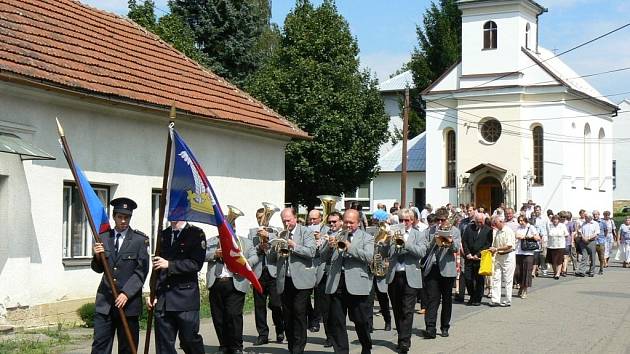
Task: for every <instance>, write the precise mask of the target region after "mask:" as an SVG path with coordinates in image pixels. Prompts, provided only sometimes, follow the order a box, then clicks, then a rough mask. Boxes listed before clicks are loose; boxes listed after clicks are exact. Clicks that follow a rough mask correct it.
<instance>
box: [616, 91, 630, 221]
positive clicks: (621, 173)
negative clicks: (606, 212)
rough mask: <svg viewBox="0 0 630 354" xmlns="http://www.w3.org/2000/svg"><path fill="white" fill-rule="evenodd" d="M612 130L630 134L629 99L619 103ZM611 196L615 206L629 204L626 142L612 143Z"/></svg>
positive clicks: (629, 174)
mask: <svg viewBox="0 0 630 354" xmlns="http://www.w3.org/2000/svg"><path fill="white" fill-rule="evenodd" d="M613 130H614V131H615V132H617V134H618V135H620V138H621V137H628V136H630V100H628V99H626V100H623V101H622V102H621V103H620V104H619V115H618V116H617V117H615V120H614V123H613ZM613 198H614V200H615V206H617V207H621V206H627V205H630V154H628V142H621V143H617V144H614V145H613ZM615 211H616V210H615Z"/></svg>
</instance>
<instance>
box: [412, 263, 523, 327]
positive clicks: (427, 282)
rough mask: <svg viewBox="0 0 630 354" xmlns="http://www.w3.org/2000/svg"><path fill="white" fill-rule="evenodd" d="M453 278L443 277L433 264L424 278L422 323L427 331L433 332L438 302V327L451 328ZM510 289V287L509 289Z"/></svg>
mask: <svg viewBox="0 0 630 354" xmlns="http://www.w3.org/2000/svg"><path fill="white" fill-rule="evenodd" d="M454 281H455V278H454V277H453V278H451V277H443V276H442V274H440V268H439V267H438V266H436V265H433V267H432V268H431V271H430V272H429V274H427V276H426V277H425V279H424V284H423V285H424V288H425V289H426V291H427V295H428V297H429V303H428V306H427V312H426V314H425V315H424V325H425V326H426V330H427V332H429V333H432V334H435V332H436V330H435V327H436V322H437V312H438V307H439V306H440V302H441V303H442V312H440V329H442V330H448V329H449V328H451V313H452V311H453V295H452V293H453V282H454ZM510 291H511V289H510Z"/></svg>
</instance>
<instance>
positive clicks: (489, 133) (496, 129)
mask: <svg viewBox="0 0 630 354" xmlns="http://www.w3.org/2000/svg"><path fill="white" fill-rule="evenodd" d="M479 132H480V133H481V137H482V138H483V140H485V141H486V142H488V143H496V142H497V140H499V137H501V123H500V122H499V121H498V120H496V119H494V118H490V119H487V120H485V121H483V122H481V124H480V127H479Z"/></svg>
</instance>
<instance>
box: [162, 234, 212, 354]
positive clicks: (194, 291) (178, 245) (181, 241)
mask: <svg viewBox="0 0 630 354" xmlns="http://www.w3.org/2000/svg"><path fill="white" fill-rule="evenodd" d="M160 237H161V239H160V253H159V255H160V257H162V258H164V259H166V260H168V269H162V270H160V274H159V277H158V282H157V289H156V298H157V304H156V306H155V335H156V337H157V353H177V352H176V351H175V338H176V336H177V333H178V332H179V339H180V342H181V347H182V349H184V352H186V353H203V352H204V348H203V338H202V337H201V336H200V335H199V283H198V280H197V274H198V273H199V271H200V270H201V268H202V267H203V264H204V261H205V257H206V235H205V234H204V233H203V230H201V229H200V228H198V227H196V226H193V225H190V224H186V226H185V227H184V228H183V229H182V230H181V231H180V232H179V233H177V231H175V232H174V231H173V229H172V228H171V227H168V228H167V229H166V230H164V231H162V234H161V235H160ZM171 243H172V244H171Z"/></svg>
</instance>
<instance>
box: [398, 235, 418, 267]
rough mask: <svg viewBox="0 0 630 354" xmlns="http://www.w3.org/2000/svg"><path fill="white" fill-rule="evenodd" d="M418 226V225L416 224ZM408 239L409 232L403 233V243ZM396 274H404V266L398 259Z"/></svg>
mask: <svg viewBox="0 0 630 354" xmlns="http://www.w3.org/2000/svg"><path fill="white" fill-rule="evenodd" d="M418 225H420V224H418ZM408 238H409V230H407V231H405V233H404V234H403V239H404V240H405V243H406V242H407V239H408ZM395 271H396V272H404V271H405V264H404V263H403V262H402V260H401V259H400V258H398V263H396V270H395Z"/></svg>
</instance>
